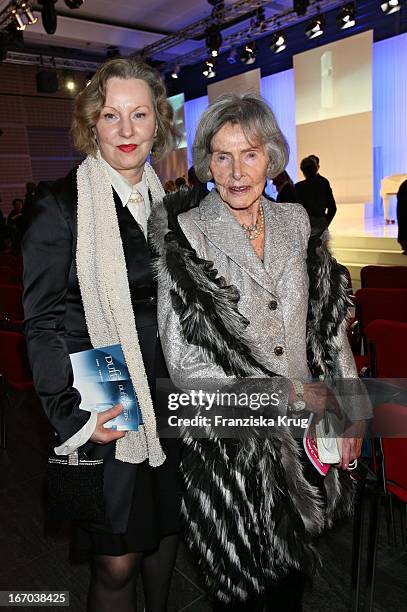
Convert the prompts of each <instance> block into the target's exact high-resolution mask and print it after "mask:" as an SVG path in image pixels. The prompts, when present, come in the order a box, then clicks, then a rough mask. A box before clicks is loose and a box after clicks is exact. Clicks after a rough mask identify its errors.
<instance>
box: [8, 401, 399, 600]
mask: <svg viewBox="0 0 407 612" xmlns="http://www.w3.org/2000/svg"><path fill="white" fill-rule="evenodd" d="M11 412H12V414H10V417H9V427H8V449H7V453H2V454H1V455H0V491H1V502H0V590H14V591H15V590H65V591H69V592H70V607H69V610H71V611H72V612H80V611H84V610H85V601H86V591H87V585H88V579H89V570H88V567H87V565H86V564H82V565H71V564H70V563H69V546H68V537H67V535H64V534H63V533H59V534H51V533H45V532H44V510H43V505H42V501H41V491H42V486H43V482H44V467H45V464H46V458H47V453H48V450H47V449H48V448H49V446H50V440H51V438H50V430H49V427H48V424H47V422H46V420H45V417H44V416H43V413H42V410H41V408H40V407H39V405H38V402H37V400H36V398H35V396H34V395H33V394H24V395H19V396H16V397H13V399H12V411H11ZM381 525H382V527H381V530H380V538H379V549H378V563H377V579H376V580H377V583H376V591H375V607H374V610H375V611H376V612H393V611H394V612H407V550H405V551H403V550H402V549H401V546H400V543H399V545H398V547H394V546H390V545H389V544H388V540H387V537H386V535H385V528H384V520H383V513H382V521H381ZM351 528H352V525H351V522H350V521H349V522H345V523H343V524H342V525H340V526H339V527H338V528H337V529H336V530H335V531H334V532H331V533H329V534H327V535H326V536H324V538H323V540H322V541H321V542H320V550H321V552H322V555H323V558H324V565H323V567H322V570H321V572H320V575H319V576H318V577H317V578H316V579H315V583H314V586H313V588H312V589H309V590H307V593H306V596H305V607H304V609H305V612H346V611H347V609H348V602H349V589H350V587H349V584H350V559H351ZM140 590H141V588H140ZM139 597H140V600H141V597H142V595H141V594H140V595H139ZM5 609H6V608H5ZM8 609H11V608H8ZM13 609H14V608H13ZM19 609H21V610H25V609H26V610H27V611H28V610H30V609H32V608H28V607H27V608H25V607H24V608H23V607H21V608H19ZM48 609H50V608H48ZM54 609H55V610H57V609H66V608H56V607H55V608H54ZM139 609H140V610H142V607H141V606H140V608H139ZM183 610H185V611H186V610H188V611H191V612H192V611H193V612H207V611H209V610H211V605H210V603H209V601H208V600H207V598H206V596H205V592H204V590H203V587H202V585H201V583H200V579H199V572H198V570H197V568H196V567H195V566H194V565H193V564H192V563H191V560H190V559H189V558H188V555H187V553H186V551H185V549H184V548H183V547H181V548H180V551H179V554H178V558H177V564H176V570H175V574H174V579H173V584H172V589H171V596H170V604H169V612H175V611H178V612H181V611H183ZM115 612H120V611H119V610H118V611H115ZM248 612H250V611H248ZM276 612H284V611H280V610H279V611H276Z"/></svg>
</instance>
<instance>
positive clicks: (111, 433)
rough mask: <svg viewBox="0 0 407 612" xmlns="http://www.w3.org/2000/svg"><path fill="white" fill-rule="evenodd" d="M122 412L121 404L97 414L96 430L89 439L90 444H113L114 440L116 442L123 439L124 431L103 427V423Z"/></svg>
mask: <svg viewBox="0 0 407 612" xmlns="http://www.w3.org/2000/svg"><path fill="white" fill-rule="evenodd" d="M122 410H123V406H122V405H121V404H116V405H115V406H113V408H109V410H105V411H104V412H99V414H98V417H97V421H96V428H95V431H94V432H93V434H92V435H91V437H90V438H89V439H90V441H91V442H94V443H95V444H109V442H113V441H114V440H118V439H119V438H124V436H125V435H126V432H125V431H115V430H112V429H108V428H106V427H103V425H104V424H105V423H107V422H108V421H110V420H111V419H114V418H115V417H117V416H118V415H119V414H120V413H121V412H122Z"/></svg>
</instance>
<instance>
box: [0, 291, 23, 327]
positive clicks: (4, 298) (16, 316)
mask: <svg viewBox="0 0 407 612" xmlns="http://www.w3.org/2000/svg"><path fill="white" fill-rule="evenodd" d="M22 293H23V292H22V289H21V287H19V286H18V285H0V313H1V314H2V315H3V316H4V315H6V316H7V317H8V318H9V319H11V321H12V322H13V323H18V322H21V321H22V320H23V318H24V312H23V304H22Z"/></svg>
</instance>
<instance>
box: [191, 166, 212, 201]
mask: <svg viewBox="0 0 407 612" xmlns="http://www.w3.org/2000/svg"><path fill="white" fill-rule="evenodd" d="M188 185H189V186H190V187H196V188H197V189H198V188H199V190H200V193H201V194H202V197H204V196H205V195H206V194H207V193H209V189H208V186H207V184H206V183H202V182H201V181H200V180H199V178H198V177H197V175H196V172H195V168H194V167H193V166H191V167H190V168H189V170H188Z"/></svg>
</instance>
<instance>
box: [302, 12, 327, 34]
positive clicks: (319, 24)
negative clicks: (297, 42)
mask: <svg viewBox="0 0 407 612" xmlns="http://www.w3.org/2000/svg"><path fill="white" fill-rule="evenodd" d="M324 28H325V17H324V16H323V15H322V14H321V13H320V14H319V15H316V16H315V17H314V18H313V19H311V21H309V22H308V23H307V26H306V28H305V33H306V35H307V36H308V38H310V39H312V38H317V37H318V36H322V34H323V33H324Z"/></svg>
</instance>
